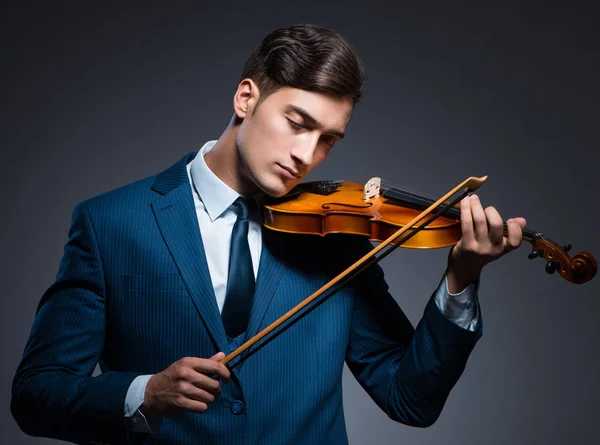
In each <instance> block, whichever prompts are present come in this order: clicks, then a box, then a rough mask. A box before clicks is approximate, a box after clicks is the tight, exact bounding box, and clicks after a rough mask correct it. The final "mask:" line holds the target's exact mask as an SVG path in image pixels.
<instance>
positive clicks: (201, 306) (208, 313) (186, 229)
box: [152, 154, 228, 352]
mask: <svg viewBox="0 0 600 445" xmlns="http://www.w3.org/2000/svg"><path fill="white" fill-rule="evenodd" d="M191 158H193V154H189V155H187V156H186V157H185V158H183V159H182V160H181V161H179V162H178V163H177V164H175V165H174V166H173V167H171V168H170V169H168V170H166V171H165V172H163V173H161V174H160V175H158V176H157V178H156V180H155V181H154V184H153V189H154V190H155V191H157V192H158V193H161V194H162V195H163V196H159V197H158V198H157V199H156V200H154V202H152V210H153V212H154V217H155V218H156V223H157V224H158V227H159V229H160V232H161V234H162V236H163V238H164V240H165V243H166V244H167V247H168V249H169V252H170V253H171V255H172V257H173V260H174V261H175V264H176V265H177V268H178V270H179V273H180V274H181V277H182V278H183V281H184V283H185V284H186V287H187V289H188V292H189V294H190V296H191V298H192V301H193V303H194V306H195V307H196V310H197V311H198V314H199V315H200V317H201V318H202V321H204V324H205V325H206V327H207V329H208V331H209V334H210V335H211V337H212V338H213V341H214V342H215V344H216V345H217V346H218V348H219V350H221V351H225V352H227V351H228V347H227V337H226V335H225V329H224V328H223V323H222V321H221V315H220V313H219V308H218V306H217V301H216V298H215V295H214V290H213V287H212V282H211V279H210V272H209V270H208V264H207V262H206V254H205V251H204V245H203V244H202V237H201V236H200V229H199V228H198V218H197V216H196V212H195V207H194V199H193V196H192V191H191V187H190V184H189V179H188V176H187V171H186V168H185V166H186V164H187V162H189V161H190V160H191Z"/></svg>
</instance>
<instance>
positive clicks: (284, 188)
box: [256, 178, 299, 198]
mask: <svg viewBox="0 0 600 445" xmlns="http://www.w3.org/2000/svg"><path fill="white" fill-rule="evenodd" d="M298 182H299V181H290V182H287V181H282V180H281V179H279V178H276V179H275V180H273V181H269V182H266V181H263V182H256V184H257V185H258V186H259V188H260V189H261V190H262V191H263V192H265V193H266V194H267V195H269V196H271V197H273V198H280V197H282V196H284V195H286V194H287V193H288V192H289V191H290V190H291V189H293V188H294V187H295V186H296V184H297V183H298Z"/></svg>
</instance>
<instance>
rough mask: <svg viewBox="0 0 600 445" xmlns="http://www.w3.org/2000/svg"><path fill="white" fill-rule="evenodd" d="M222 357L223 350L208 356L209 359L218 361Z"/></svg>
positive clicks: (223, 354)
mask: <svg viewBox="0 0 600 445" xmlns="http://www.w3.org/2000/svg"><path fill="white" fill-rule="evenodd" d="M224 358H225V353H224V352H217V353H216V354H215V355H213V356H212V357H211V358H209V360H214V361H217V362H220V361H221V360H223V359H224Z"/></svg>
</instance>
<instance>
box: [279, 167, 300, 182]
mask: <svg viewBox="0 0 600 445" xmlns="http://www.w3.org/2000/svg"><path fill="white" fill-rule="evenodd" d="M277 165H279V166H280V167H281V168H282V169H283V170H285V171H286V172H287V173H288V175H286V176H290V177H291V178H290V179H294V178H299V177H300V172H298V171H297V170H294V169H293V168H290V167H286V166H284V165H281V164H277Z"/></svg>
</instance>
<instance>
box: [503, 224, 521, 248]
mask: <svg viewBox="0 0 600 445" xmlns="http://www.w3.org/2000/svg"><path fill="white" fill-rule="evenodd" d="M521 219H522V218H521ZM506 227H507V228H508V235H507V240H506V245H505V249H506V248H508V249H509V251H510V250H514V249H516V248H517V247H519V246H520V245H521V241H522V240H523V229H521V224H519V221H515V219H509V220H508V221H506Z"/></svg>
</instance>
